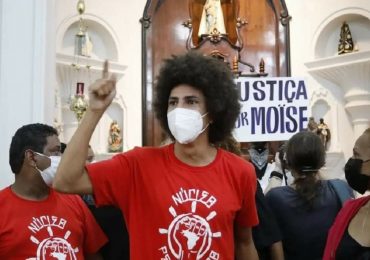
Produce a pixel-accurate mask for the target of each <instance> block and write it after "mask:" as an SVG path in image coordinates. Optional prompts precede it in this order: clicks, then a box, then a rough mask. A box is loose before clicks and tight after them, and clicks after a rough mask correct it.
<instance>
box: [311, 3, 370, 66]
mask: <svg viewBox="0 0 370 260" xmlns="http://www.w3.org/2000/svg"><path fill="white" fill-rule="evenodd" d="M343 22H347V23H348V25H349V27H350V30H351V34H352V39H353V41H354V45H355V47H356V48H358V51H368V50H370V44H369V42H370V13H369V12H368V11H366V10H363V9H344V10H340V11H338V12H336V13H334V14H332V15H331V16H329V17H328V18H327V19H326V20H325V21H323V22H322V23H321V25H320V26H319V28H318V29H317V30H316V33H315V36H314V38H313V57H314V59H320V58H328V57H333V56H336V55H337V53H338V44H339V37H340V29H341V26H342V24H343Z"/></svg>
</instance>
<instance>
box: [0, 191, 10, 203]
mask: <svg viewBox="0 0 370 260" xmlns="http://www.w3.org/2000/svg"><path fill="white" fill-rule="evenodd" d="M10 192H11V191H10V187H6V188H4V189H2V190H0V203H1V202H3V201H5V199H6V198H8V197H9V195H10ZM5 202H6V201H5Z"/></svg>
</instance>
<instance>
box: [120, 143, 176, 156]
mask: <svg viewBox="0 0 370 260" xmlns="http://www.w3.org/2000/svg"><path fill="white" fill-rule="evenodd" d="M168 149H169V145H165V146H160V147H154V146H144V147H139V146H135V147H134V148H133V149H131V150H129V151H127V152H124V153H120V154H118V155H117V156H127V157H130V156H148V155H157V154H162V153H164V152H166V151H167V150H168Z"/></svg>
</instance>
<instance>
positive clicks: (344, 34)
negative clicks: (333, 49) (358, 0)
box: [338, 22, 354, 55]
mask: <svg viewBox="0 0 370 260" xmlns="http://www.w3.org/2000/svg"><path fill="white" fill-rule="evenodd" d="M353 47H354V46H353V40H352V35H351V31H350V30H349V25H348V24H347V23H346V22H344V23H343V25H342V27H341V28H340V39H339V45H338V54H339V55H340V54H344V53H350V52H353Z"/></svg>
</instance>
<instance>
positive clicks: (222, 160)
mask: <svg viewBox="0 0 370 260" xmlns="http://www.w3.org/2000/svg"><path fill="white" fill-rule="evenodd" d="M107 67H108V64H107V63H106V64H105V68H104V72H103V77H102V79H99V80H97V81H96V82H95V83H93V84H92V85H91V86H90V91H89V97H90V99H89V102H90V104H89V108H88V110H87V111H86V114H85V116H84V118H83V120H82V121H81V124H80V125H79V127H78V129H77V131H76V132H75V134H74V136H73V137H72V139H71V141H70V142H69V144H68V149H67V150H66V152H65V153H64V155H63V157H62V161H61V164H60V166H59V169H58V171H57V175H56V178H55V181H54V186H55V188H56V189H58V190H60V191H62V192H66V193H80V194H93V195H94V198H95V202H96V204H97V205H98V206H99V205H115V206H117V207H119V208H121V209H122V212H123V213H124V217H125V220H126V224H127V227H128V231H129V236H130V254H131V259H258V256H257V253H256V250H255V247H254V244H253V240H252V235H251V227H252V226H254V225H256V224H257V223H258V217H257V213H256V205H255V200H254V195H255V191H256V176H255V173H254V169H253V166H252V165H251V164H250V163H248V162H246V161H245V160H243V159H241V158H240V157H238V156H236V155H234V154H232V153H229V152H227V151H225V150H223V149H221V148H217V144H218V143H220V142H223V141H224V139H225V138H226V137H228V136H230V134H231V131H232V130H233V128H234V125H235V121H236V118H237V116H238V115H239V110H240V104H239V102H238V91H237V88H236V85H235V83H234V80H233V75H232V73H231V71H230V69H229V68H228V67H227V66H226V65H225V63H224V62H221V61H219V60H217V59H215V58H213V57H209V56H204V55H202V54H199V53H196V52H189V53H186V54H184V55H179V56H173V57H172V58H170V59H168V60H166V61H165V62H164V65H163V66H162V68H161V70H160V72H159V76H158V79H157V83H156V88H155V90H156V92H155V101H154V108H155V112H156V115H157V118H158V120H159V122H160V123H161V125H162V127H163V130H164V131H165V132H166V133H167V134H168V135H169V136H170V138H171V139H172V140H173V142H172V143H170V144H168V145H165V146H162V147H143V148H135V149H133V150H131V151H128V152H124V153H121V154H118V155H116V156H114V157H113V158H112V159H110V160H106V161H102V162H97V163H92V164H89V165H88V166H86V167H85V163H84V161H85V158H86V151H87V147H88V144H89V140H90V138H91V135H92V133H93V132H94V129H95V127H96V125H97V123H98V122H99V120H100V118H101V116H102V115H103V113H104V111H105V110H106V109H107V107H108V106H109V105H110V104H111V102H112V100H113V98H114V96H115V93H116V88H115V83H116V81H115V78H114V77H109V75H108V74H109V73H108V68H107Z"/></svg>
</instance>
